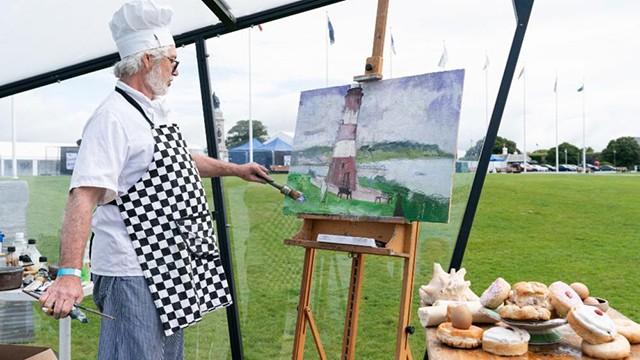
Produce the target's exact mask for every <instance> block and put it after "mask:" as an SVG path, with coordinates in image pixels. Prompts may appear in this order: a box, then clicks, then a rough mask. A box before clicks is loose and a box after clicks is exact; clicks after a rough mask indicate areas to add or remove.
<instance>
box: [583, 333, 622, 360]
mask: <svg viewBox="0 0 640 360" xmlns="http://www.w3.org/2000/svg"><path fill="white" fill-rule="evenodd" d="M582 352H583V353H585V354H586V355H588V356H591V357H594V358H596V359H605V360H607V359H624V358H626V357H627V356H629V355H631V345H629V341H628V340H627V339H626V338H625V337H624V336H622V335H619V334H618V335H616V337H615V338H614V339H613V341H610V342H606V343H603V344H589V343H588V342H586V341H583V342H582Z"/></svg>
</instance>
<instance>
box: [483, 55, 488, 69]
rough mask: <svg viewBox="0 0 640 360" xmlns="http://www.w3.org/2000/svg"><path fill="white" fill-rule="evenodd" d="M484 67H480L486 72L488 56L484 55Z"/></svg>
mask: <svg viewBox="0 0 640 360" xmlns="http://www.w3.org/2000/svg"><path fill="white" fill-rule="evenodd" d="M484 57H485V58H484V66H483V67H482V70H487V69H488V68H489V55H487V54H484Z"/></svg>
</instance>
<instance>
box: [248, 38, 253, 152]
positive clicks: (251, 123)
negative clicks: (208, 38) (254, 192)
mask: <svg viewBox="0 0 640 360" xmlns="http://www.w3.org/2000/svg"><path fill="white" fill-rule="evenodd" d="M252 28H253V26H251V27H249V162H250V163H251V162H253V118H252V114H251V110H252V109H251V108H252V104H251V97H252V92H251V80H252V79H251V29H252Z"/></svg>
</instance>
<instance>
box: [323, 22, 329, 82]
mask: <svg viewBox="0 0 640 360" xmlns="http://www.w3.org/2000/svg"><path fill="white" fill-rule="evenodd" d="M325 14H326V16H327V18H326V19H325V22H326V24H324V27H325V31H326V35H325V37H324V38H325V39H324V40H325V41H324V56H325V59H324V60H325V61H324V65H325V72H324V86H325V87H329V12H328V11H327V12H325Z"/></svg>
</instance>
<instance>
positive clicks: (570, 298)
mask: <svg viewBox="0 0 640 360" xmlns="http://www.w3.org/2000/svg"><path fill="white" fill-rule="evenodd" d="M585 288H586V287H585ZM549 294H550V298H549V300H550V302H551V305H552V306H553V308H554V309H555V311H556V314H558V315H560V316H561V317H566V316H567V314H568V313H569V310H571V309H572V308H574V307H576V306H579V305H582V299H581V298H580V295H578V293H577V292H576V291H575V290H574V289H573V288H572V287H571V286H569V285H567V284H566V283H564V282H562V281H556V282H554V283H553V284H551V285H549ZM587 294H589V290H587Z"/></svg>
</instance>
